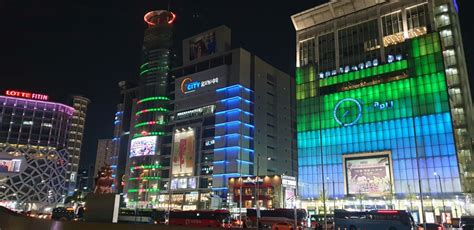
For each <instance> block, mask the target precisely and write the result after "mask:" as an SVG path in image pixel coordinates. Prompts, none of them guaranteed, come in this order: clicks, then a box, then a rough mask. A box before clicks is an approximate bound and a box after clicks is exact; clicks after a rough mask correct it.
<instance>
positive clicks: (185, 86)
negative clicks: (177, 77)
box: [180, 77, 219, 94]
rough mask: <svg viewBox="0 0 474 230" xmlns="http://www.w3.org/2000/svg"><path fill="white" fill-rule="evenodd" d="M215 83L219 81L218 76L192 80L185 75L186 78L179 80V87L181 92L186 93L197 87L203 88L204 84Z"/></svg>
mask: <svg viewBox="0 0 474 230" xmlns="http://www.w3.org/2000/svg"><path fill="white" fill-rule="evenodd" d="M217 83H219V78H218V77H215V78H211V79H208V80H204V81H193V79H192V78H190V77H187V78H185V79H183V80H182V81H181V87H180V88H181V92H182V93H184V94H187V93H192V92H194V91H196V90H197V89H200V88H204V87H206V86H209V85H214V84H217Z"/></svg>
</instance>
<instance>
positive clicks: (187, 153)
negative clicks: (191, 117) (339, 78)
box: [171, 129, 196, 176]
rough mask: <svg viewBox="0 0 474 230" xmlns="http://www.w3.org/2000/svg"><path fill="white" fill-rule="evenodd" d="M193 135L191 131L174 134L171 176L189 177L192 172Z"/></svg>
mask: <svg viewBox="0 0 474 230" xmlns="http://www.w3.org/2000/svg"><path fill="white" fill-rule="evenodd" d="M195 139H196V137H195V135H194V130H193V129H184V130H181V131H177V132H175V134H174V140H173V154H172V156H171V158H172V163H173V165H172V166H173V167H172V170H171V171H172V174H173V175H174V176H176V175H191V174H192V173H193V170H194V158H195V146H194V145H195Z"/></svg>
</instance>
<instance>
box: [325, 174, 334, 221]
mask: <svg viewBox="0 0 474 230" xmlns="http://www.w3.org/2000/svg"><path fill="white" fill-rule="evenodd" d="M326 180H327V181H328V182H331V185H332V202H333V203H332V212H333V214H334V212H335V211H336V188H335V186H334V180H330V179H329V177H326Z"/></svg>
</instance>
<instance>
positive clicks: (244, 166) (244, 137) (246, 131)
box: [212, 85, 255, 197]
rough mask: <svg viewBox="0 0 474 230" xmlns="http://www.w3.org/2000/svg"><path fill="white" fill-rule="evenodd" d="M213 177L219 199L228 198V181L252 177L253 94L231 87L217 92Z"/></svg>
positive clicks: (246, 89)
mask: <svg viewBox="0 0 474 230" xmlns="http://www.w3.org/2000/svg"><path fill="white" fill-rule="evenodd" d="M216 93H217V95H218V97H219V98H220V100H219V101H218V102H217V108H216V113H215V115H216V124H215V135H216V136H215V137H214V139H215V144H214V174H213V177H212V180H213V181H212V189H213V190H214V191H215V192H216V193H217V194H218V195H220V196H221V197H225V196H226V194H227V180H228V179H229V178H230V177H247V176H251V175H253V171H254V170H253V162H254V149H253V136H254V128H255V127H254V126H253V113H252V111H253V108H252V107H253V102H252V95H253V92H252V90H250V89H248V88H245V87H243V86H241V85H232V86H228V87H225V88H220V89H217V90H216Z"/></svg>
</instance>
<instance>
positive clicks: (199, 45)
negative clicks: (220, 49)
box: [189, 31, 217, 61]
mask: <svg viewBox="0 0 474 230" xmlns="http://www.w3.org/2000/svg"><path fill="white" fill-rule="evenodd" d="M216 52H217V41H216V32H215V31H211V32H209V33H206V34H203V35H200V36H197V37H196V38H194V39H193V40H191V41H189V60H190V61H192V60H194V59H196V58H201V57H205V56H207V55H210V54H213V53H216Z"/></svg>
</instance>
